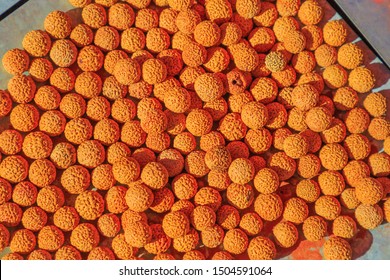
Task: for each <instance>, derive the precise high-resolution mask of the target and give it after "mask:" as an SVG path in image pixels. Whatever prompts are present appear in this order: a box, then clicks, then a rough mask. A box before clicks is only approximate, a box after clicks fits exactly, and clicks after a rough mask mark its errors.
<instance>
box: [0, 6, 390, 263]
mask: <svg viewBox="0 0 390 280" xmlns="http://www.w3.org/2000/svg"><path fill="white" fill-rule="evenodd" d="M69 1H70V3H71V4H73V5H74V6H75V7H78V8H81V18H82V23H80V24H75V23H74V22H72V19H71V18H70V17H69V16H68V15H67V14H66V13H64V12H61V11H54V12H51V13H50V14H49V15H48V16H47V17H46V19H45V21H44V26H43V27H44V28H43V30H33V31H30V32H28V33H27V34H26V35H25V37H24V38H23V41H22V45H23V49H13V50H10V51H8V52H7V53H6V54H5V55H4V57H3V59H2V63H3V66H4V69H5V70H6V71H7V72H8V73H10V74H12V75H13V77H12V78H11V79H10V80H9V83H8V89H7V90H1V91H0V116H1V117H2V118H6V117H7V118H9V122H10V127H9V128H8V129H6V130H4V131H2V132H1V134H0V152H1V154H0V156H1V157H0V158H1V160H0V161H1V162H0V177H1V178H0V251H2V250H3V249H4V248H5V247H10V250H11V253H9V254H7V255H5V256H4V258H3V259H58V260H60V259H106V260H108V259H144V258H146V259H155V260H167V259H168V260H169V259H196V260H200V259H220V260H221V259H235V258H241V259H242V258H244V259H245V258H249V259H274V258H278V257H280V254H279V253H280V252H281V251H283V250H284V252H285V250H286V248H287V249H290V250H293V249H294V248H296V246H297V244H299V242H300V241H302V240H304V239H307V240H309V241H320V240H326V241H324V247H323V249H324V254H323V256H324V258H325V259H351V258H352V257H353V255H352V249H353V248H352V247H351V242H352V241H353V239H354V238H355V237H356V235H357V233H358V232H359V231H362V230H367V229H374V228H375V227H377V226H379V225H380V224H381V223H382V222H383V220H386V221H390V204H389V201H390V199H389V200H387V198H388V194H389V193H390V180H389V175H390V156H389V153H390V122H389V120H388V119H386V118H385V114H386V110H387V108H386V98H385V96H383V95H382V94H381V93H379V92H372V90H373V88H374V87H375V85H376V80H375V77H374V75H373V73H372V72H371V71H370V70H369V68H366V67H365V66H364V65H362V63H363V52H362V49H361V48H360V47H359V46H358V45H357V44H354V43H350V42H347V38H348V31H347V28H346V25H345V23H344V22H343V21H341V20H334V21H329V22H326V23H325V25H324V26H323V24H322V23H323V22H324V21H325V20H324V19H323V17H324V9H323V7H321V5H320V4H319V3H318V2H317V1H315V0H307V1H302V3H301V1H300V0H277V1H276V2H275V1H259V0H234V1H233V0H199V1H194V0H180V1H178V0H153V2H151V0H126V1H118V0H95V1H93V2H92V1H91V0H69ZM320 23H321V24H320ZM320 25H321V27H320ZM322 26H323V27H322ZM359 100H360V101H362V102H360V103H359ZM360 104H362V105H360ZM373 140H378V141H381V142H382V143H383V147H384V152H379V151H378V150H377V149H376V148H373V146H372V141H373ZM300 232H301V234H300Z"/></svg>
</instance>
